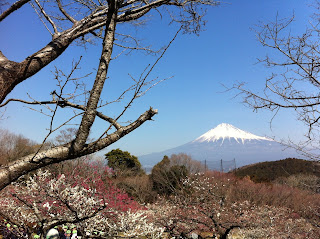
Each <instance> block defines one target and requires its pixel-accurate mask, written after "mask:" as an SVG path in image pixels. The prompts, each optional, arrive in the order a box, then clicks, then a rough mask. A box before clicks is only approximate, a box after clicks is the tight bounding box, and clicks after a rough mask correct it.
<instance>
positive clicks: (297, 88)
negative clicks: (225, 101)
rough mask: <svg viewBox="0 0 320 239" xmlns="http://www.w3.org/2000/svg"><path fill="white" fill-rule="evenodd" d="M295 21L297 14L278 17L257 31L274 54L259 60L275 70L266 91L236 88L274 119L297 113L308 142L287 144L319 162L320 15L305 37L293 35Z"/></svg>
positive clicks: (249, 102) (240, 84) (259, 37)
mask: <svg viewBox="0 0 320 239" xmlns="http://www.w3.org/2000/svg"><path fill="white" fill-rule="evenodd" d="M318 4H319V2H318ZM318 10H319V8H318V9H317V11H318ZM294 20H295V16H294V15H293V16H292V17H291V18H284V19H280V18H279V16H277V17H276V20H275V21H273V22H269V23H261V24H259V25H258V26H257V28H256V35H257V38H258V40H259V42H260V43H261V44H262V46H263V47H266V48H268V49H269V50H270V53H271V54H272V57H270V56H269V55H267V56H266V57H265V58H263V59H259V60H258V62H259V63H263V64H265V66H266V67H267V68H270V69H271V71H272V74H271V76H270V77H268V78H267V79H266V80H265V87H264V90H263V92H260V93H258V92H254V91H252V90H250V89H248V88H247V87H246V84H245V83H237V84H235V85H234V86H233V87H232V89H236V90H237V91H238V92H239V95H240V96H241V97H243V102H244V104H246V105H248V106H249V107H250V108H252V109H254V110H255V111H258V110H260V109H264V110H268V111H271V112H274V116H275V115H276V114H277V113H278V112H279V111H280V110H292V111H294V112H295V114H296V115H297V120H299V121H301V122H303V123H304V124H305V125H306V126H307V128H308V129H307V131H306V133H305V136H306V140H303V141H301V142H299V143H296V142H295V143H294V142H292V141H291V140H288V141H286V142H283V143H284V144H286V145H288V146H290V147H293V148H295V149H296V150H297V151H299V152H301V153H303V154H304V155H305V156H306V157H309V158H312V159H317V160H319V157H320V155H319V154H317V153H314V152H316V151H314V150H316V149H319V147H318V145H319V142H320V134H319V133H320V131H319V129H320V79H319V74H320V67H319V66H320V45H319V32H320V29H319V19H317V15H314V16H312V17H311V20H313V21H310V27H309V28H307V29H306V30H305V31H304V33H303V34H301V35H294V33H292V32H294V31H293V24H294ZM272 119H273V118H272ZM271 122H272V120H271Z"/></svg>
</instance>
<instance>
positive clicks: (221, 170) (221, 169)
mask: <svg viewBox="0 0 320 239" xmlns="http://www.w3.org/2000/svg"><path fill="white" fill-rule="evenodd" d="M220 172H222V173H223V165H222V159H221V163H220Z"/></svg>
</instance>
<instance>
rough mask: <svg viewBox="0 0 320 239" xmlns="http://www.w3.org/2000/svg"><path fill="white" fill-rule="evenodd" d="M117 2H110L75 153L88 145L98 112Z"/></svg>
mask: <svg viewBox="0 0 320 239" xmlns="http://www.w3.org/2000/svg"><path fill="white" fill-rule="evenodd" d="M117 5H118V3H117V0H112V1H109V10H108V14H107V19H108V20H107V23H106V29H105V37H104V39H103V44H102V45H103V49H102V53H101V58H100V63H99V68H98V71H97V75H96V79H95V82H94V84H93V87H92V90H91V92H90V97H89V100H88V103H87V107H86V111H85V114H84V116H83V117H82V121H81V124H80V127H79V130H78V132H77V135H76V139H75V141H74V143H73V150H74V151H75V152H77V151H79V150H81V149H82V148H83V146H84V144H85V143H86V140H87V138H88V136H89V133H90V128H91V126H92V124H93V122H94V120H95V117H96V110H97V106H98V102H99V100H100V95H101V92H102V89H103V85H104V82H105V80H106V78H107V73H108V67H109V64H110V61H111V55H112V49H113V42H114V36H115V30H116V24H117V13H118V9H117V8H118V6H117Z"/></svg>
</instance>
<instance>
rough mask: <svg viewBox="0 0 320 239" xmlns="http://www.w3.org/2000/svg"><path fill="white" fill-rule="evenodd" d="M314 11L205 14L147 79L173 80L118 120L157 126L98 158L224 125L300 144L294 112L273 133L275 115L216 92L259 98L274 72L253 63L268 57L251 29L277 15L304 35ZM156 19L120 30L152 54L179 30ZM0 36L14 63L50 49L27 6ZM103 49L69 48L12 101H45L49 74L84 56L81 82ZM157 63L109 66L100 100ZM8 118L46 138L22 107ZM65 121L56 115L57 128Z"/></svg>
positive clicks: (250, 1)
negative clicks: (147, 117)
mask: <svg viewBox="0 0 320 239" xmlns="http://www.w3.org/2000/svg"><path fill="white" fill-rule="evenodd" d="M312 3H313V1H311V0H309V1H307V0H281V1H279V0H242V1H235V0H234V1H232V0H230V1H228V2H225V3H223V4H222V5H220V6H219V7H213V8H209V9H208V12H207V16H206V20H207V24H206V26H205V29H206V30H205V31H204V32H201V33H200V36H195V35H187V34H180V35H179V36H178V37H177V39H176V40H175V41H174V43H173V44H172V46H171V47H170V48H169V49H168V51H167V53H166V54H165V56H164V57H163V58H162V59H161V62H160V63H159V64H158V65H157V68H156V69H155V71H154V72H153V73H152V77H157V76H158V77H159V78H160V79H161V78H168V77H171V76H173V78H172V79H170V80H167V81H165V82H163V83H161V84H160V85H158V86H156V87H155V88H153V89H152V90H151V91H149V92H148V93H147V95H145V96H144V97H142V98H139V99H138V100H137V101H136V102H135V104H134V105H133V106H132V108H130V110H129V111H128V112H127V115H126V116H125V118H124V119H123V121H126V120H129V119H131V120H134V119H136V118H137V117H138V116H139V115H140V114H141V113H143V112H144V111H146V110H147V109H148V108H149V107H150V106H152V107H153V108H156V109H158V110H159V114H158V115H157V116H155V117H154V121H150V122H147V123H146V124H144V125H143V126H141V127H140V128H138V129H137V130H136V131H134V132H133V133H131V134H130V135H127V136H126V137H125V138H123V139H121V140H120V141H119V142H117V143H115V144H114V145H112V146H110V147H109V148H108V149H106V150H104V151H103V152H104V153H106V152H107V151H109V150H111V149H113V148H121V149H123V150H128V151H129V152H131V153H132V154H135V155H143V154H147V153H151V152H158V151H162V150H165V149H169V148H172V147H176V146H179V145H182V144H184V143H187V142H189V141H191V140H193V139H195V138H197V137H198V136H200V135H201V134H203V133H205V132H206V131H208V130H210V129H211V128H213V127H215V126H216V125H218V124H220V123H223V122H225V123H230V124H232V125H234V126H236V127H238V128H241V129H243V130H246V131H249V132H251V133H254V134H256V135H260V136H269V137H273V136H275V137H276V138H277V139H282V138H284V139H286V138H288V137H290V138H292V139H294V140H296V141H297V140H299V139H301V138H302V135H303V132H304V130H305V128H304V127H303V125H302V124H301V123H300V122H298V121H297V120H296V117H295V115H294V114H293V112H290V111H283V112H280V113H279V114H278V116H277V117H276V118H275V119H274V121H273V124H272V128H270V125H269V122H270V120H271V118H272V116H273V114H272V113H270V112H264V111H260V112H258V113H255V112H253V111H252V110H251V109H249V108H247V107H245V106H244V105H242V104H241V98H235V99H234V97H233V96H234V95H235V94H236V92H228V93H225V92H223V91H224V88H223V87H222V85H221V84H225V85H229V86H231V85H232V84H233V83H234V82H236V81H238V82H242V81H245V82H248V87H249V88H250V89H252V90H254V91H261V90H262V87H263V84H264V79H265V78H266V77H267V76H269V75H270V74H271V70H270V69H267V68H265V67H264V66H263V65H261V64H258V65H257V64H255V63H256V62H257V58H259V57H260V58H262V57H263V56H265V54H266V53H270V52H269V51H267V49H265V48H263V47H262V46H261V45H260V43H259V42H258V41H257V39H256V37H255V33H254V31H252V28H254V26H255V24H258V23H259V21H272V20H274V19H275V17H276V15H277V14H279V16H281V17H290V16H291V15H292V14H293V13H294V14H295V16H296V20H295V22H294V25H293V28H292V31H293V32H298V33H299V32H303V30H304V29H305V27H306V25H307V24H308V20H309V17H310V15H311V14H312V13H313V8H312V7H310V4H312ZM153 14H154V18H150V19H152V20H150V22H148V23H147V24H146V25H145V26H144V27H142V28H137V29H135V28H132V26H130V27H131V28H129V27H128V26H125V27H122V26H120V28H121V30H124V31H130V32H132V33H134V34H137V35H138V36H139V37H140V38H141V39H143V40H145V42H146V43H147V44H152V45H153V46H154V47H160V46H163V45H165V44H166V43H168V42H169V41H170V39H171V38H172V36H173V35H174V34H175V32H176V30H177V26H176V25H174V24H173V25H170V26H168V21H167V20H166V19H165V17H164V19H163V20H161V19H160V17H159V15H157V13H153ZM0 34H1V38H0V49H1V51H3V53H4V54H5V55H6V56H7V57H8V58H9V59H10V60H14V61H21V60H23V59H24V58H25V57H26V56H28V55H29V54H31V53H33V52H35V51H37V50H38V49H40V48H41V47H42V46H44V45H45V44H47V43H48V42H49V41H50V34H49V33H48V32H47V31H46V30H45V28H44V27H43V25H42V24H41V22H40V21H39V20H38V18H37V16H36V14H35V13H34V12H33V10H32V8H31V7H30V6H24V7H23V8H22V9H21V10H19V11H18V12H16V13H15V14H13V15H12V16H10V17H9V18H8V19H6V20H5V21H3V22H2V23H1V24H0ZM100 46H101V44H100V42H99V43H97V45H96V46H88V48H87V49H84V48H82V47H78V46H76V45H75V44H74V45H73V46H72V47H70V48H69V49H68V50H66V52H64V54H63V55H62V56H60V58H58V59H57V60H56V61H54V62H53V63H51V64H50V65H49V66H47V67H46V68H45V69H43V70H42V71H41V72H40V73H38V74H37V75H36V76H34V77H32V78H30V79H28V80H26V81H25V82H23V83H21V84H20V85H19V86H18V87H16V88H15V89H14V91H13V92H12V93H11V95H9V97H11V98H23V99H28V97H27V95H26V93H29V94H30V95H31V96H32V97H34V98H36V99H38V100H44V99H48V97H49V93H50V92H51V91H52V89H53V88H54V86H55V81H54V80H53V75H52V73H51V71H52V70H53V69H54V66H57V67H58V68H60V69H64V70H68V69H70V67H71V62H72V59H78V57H79V56H80V55H82V56H83V60H82V64H81V67H82V74H85V73H87V72H90V71H94V69H95V68H97V65H98V59H99V55H100ZM271 54H272V53H271ZM154 60H155V58H152V57H150V56H146V55H144V54H142V53H137V54H131V55H129V56H121V57H120V58H119V59H117V60H116V61H114V62H112V65H111V66H110V72H109V76H110V79H108V81H107V84H106V86H105V89H104V93H103V97H104V99H108V97H109V96H115V95H116V93H117V92H121V90H123V89H125V87H126V86H128V84H130V83H131V82H130V78H129V77H128V73H130V74H132V75H134V76H139V74H140V72H141V71H142V70H143V69H144V68H145V67H146V66H147V64H148V63H150V62H151V63H152V62H153V61H154ZM93 75H94V74H93ZM92 80H93V77H91V78H89V79H87V83H88V84H89V85H90V83H92ZM120 108H121V104H115V105H113V106H111V107H110V108H108V109H106V111H105V113H106V114H109V115H110V116H114V115H116V113H117V111H118V110H119V109H120ZM5 116H6V118H5V119H3V120H1V121H0V127H1V128H6V129H9V130H10V131H13V132H15V133H21V134H23V135H24V136H26V137H29V138H31V139H34V140H36V141H38V142H40V141H41V140H42V139H43V137H44V136H45V134H46V128H48V123H49V122H48V119H47V118H45V117H44V116H43V115H41V114H39V113H37V112H34V111H32V110H30V109H27V108H26V107H23V106H22V105H21V104H15V103H13V104H10V105H8V107H7V108H6V112H5ZM64 116H65V113H63V112H62V111H61V113H59V117H58V121H59V120H60V119H62V118H63V117H64ZM60 117H61V118H60ZM57 123H58V122H57ZM104 127H105V124H104V123H103V122H100V121H97V122H96V124H95V126H94V128H93V130H92V137H98V136H99V133H101V130H102V129H104ZM293 129H294V130H293Z"/></svg>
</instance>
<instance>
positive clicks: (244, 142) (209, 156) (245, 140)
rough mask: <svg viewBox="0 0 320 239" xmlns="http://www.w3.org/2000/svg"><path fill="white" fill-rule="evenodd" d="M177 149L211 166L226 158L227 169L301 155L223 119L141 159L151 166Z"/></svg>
mask: <svg viewBox="0 0 320 239" xmlns="http://www.w3.org/2000/svg"><path fill="white" fill-rule="evenodd" d="M178 153H185V154H188V155H190V156H191V157H192V158H193V159H194V160H198V161H202V162H203V163H204V162H206V164H207V166H208V168H209V169H216V170H218V169H219V170H220V169H221V166H222V165H221V164H222V163H223V162H225V165H228V164H229V166H230V168H228V166H223V168H222V169H224V170H226V171H228V170H230V169H231V168H236V167H241V166H245V165H248V164H253V163H258V162H264V161H275V160H280V159H285V158H290V157H299V158H301V156H299V155H298V154H297V152H296V151H295V150H292V149H289V148H286V147H284V146H283V145H282V144H280V143H278V142H276V141H275V140H273V139H270V138H266V137H261V136H256V135H254V134H252V133H249V132H246V131H244V130H241V129H238V128H236V127H234V126H232V125H230V124H226V123H222V124H219V125H218V126H217V127H215V128H213V129H211V130H209V131H208V132H207V133H205V134H203V135H201V136H200V137H198V138H196V139H195V140H193V141H191V142H189V143H186V144H184V145H181V146H179V147H176V148H172V149H168V150H165V151H163V152H158V153H152V154H148V155H143V156H140V157H139V160H140V162H141V164H142V165H143V167H145V168H146V169H147V170H148V169H150V168H152V167H153V166H154V165H155V164H156V163H158V162H159V161H161V160H162V158H163V156H164V155H167V156H170V155H171V154H178ZM230 162H232V163H233V164H234V165H232V163H231V164H230Z"/></svg>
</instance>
